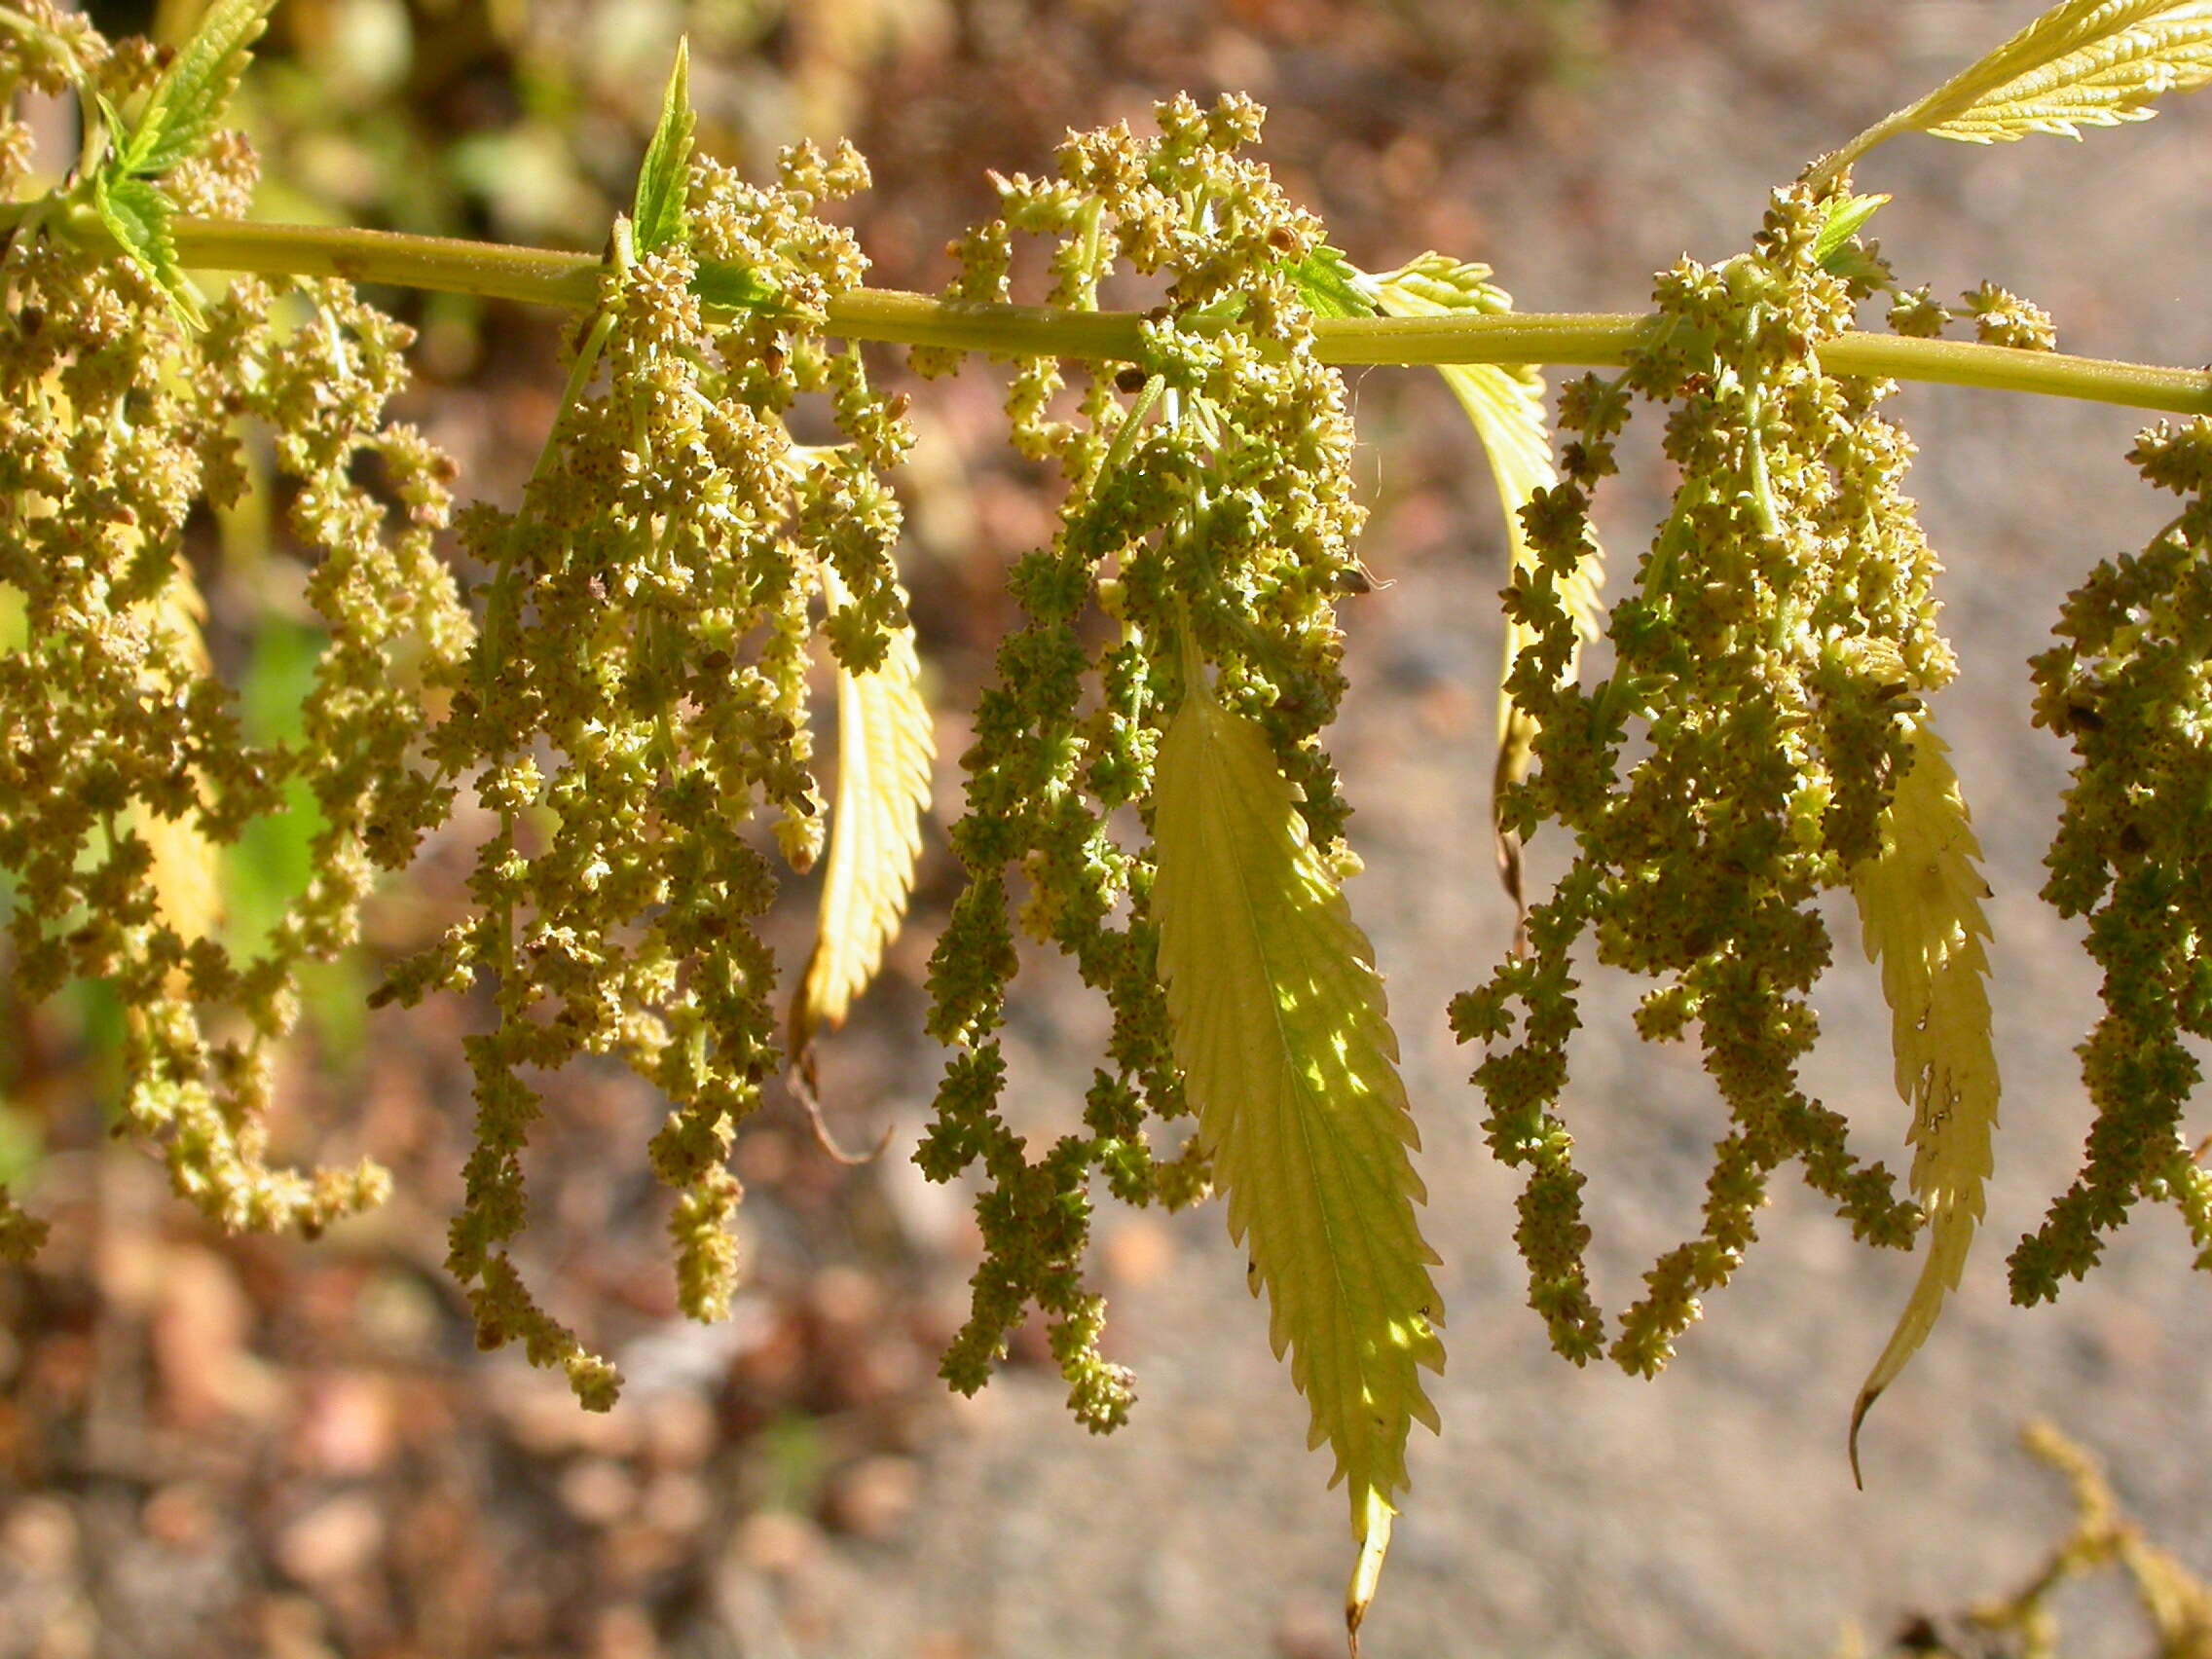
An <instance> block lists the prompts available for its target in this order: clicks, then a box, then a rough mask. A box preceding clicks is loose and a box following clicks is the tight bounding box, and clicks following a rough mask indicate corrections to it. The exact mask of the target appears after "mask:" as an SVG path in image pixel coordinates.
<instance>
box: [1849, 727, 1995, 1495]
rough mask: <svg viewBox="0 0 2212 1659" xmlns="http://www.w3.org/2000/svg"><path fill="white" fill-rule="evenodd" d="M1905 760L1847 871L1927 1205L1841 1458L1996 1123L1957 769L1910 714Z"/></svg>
mask: <svg viewBox="0 0 2212 1659" xmlns="http://www.w3.org/2000/svg"><path fill="white" fill-rule="evenodd" d="M1912 756H1913V761H1912V766H1911V769H1910V770H1909V771H1907V772H1906V773H1905V775H1904V777H1903V779H1902V780H1901V781H1900V782H1899V785H1898V790H1897V795H1896V798H1895V799H1894V800H1893V801H1892V802H1891V805H1890V808H1889V810H1888V811H1887V812H1886V813H1884V814H1883V818H1882V854H1881V856H1880V857H1879V858H1877V859H1872V860H1869V861H1868V862H1867V863H1865V864H1863V865H1862V866H1860V867H1859V868H1858V870H1857V871H1855V872H1854V875H1853V879H1852V893H1853V896H1854V897H1855V898H1856V899H1857V900H1858V902H1859V914H1860V920H1861V922H1862V924H1863V926H1864V929H1865V939H1866V954H1867V956H1868V958H1869V959H1871V960H1875V961H1879V962H1880V963H1881V965H1882V994H1883V997H1884V998H1885V999H1886V1000H1887V1002H1888V1003H1889V1006H1890V1034H1891V1035H1890V1040H1891V1046H1892V1049H1893V1051H1894V1053H1895V1056H1896V1060H1897V1084H1898V1093H1899V1095H1901V1096H1902V1097H1903V1098H1904V1100H1905V1102H1906V1103H1907V1104H1908V1105H1910V1106H1911V1107H1912V1110H1913V1120H1912V1131H1911V1134H1910V1136H1909V1137H1908V1138H1909V1139H1910V1141H1911V1143H1912V1145H1913V1147H1914V1148H1915V1151H1914V1154H1913V1160H1912V1188H1913V1195H1914V1197H1915V1198H1918V1199H1919V1200H1920V1205H1921V1208H1922V1209H1923V1210H1925V1211H1926V1212H1927V1216H1928V1221H1927V1233H1928V1240H1929V1242H1928V1258H1927V1260H1926V1261H1925V1262H1924V1263H1923V1264H1922V1265H1921V1271H1920V1279H1919V1282H1918V1283H1917V1284H1916V1285H1915V1286H1914V1287H1913V1292H1912V1298H1911V1300H1910V1301H1909V1302H1907V1303H1906V1304H1905V1309H1904V1312H1903V1314H1902V1315H1901V1316H1900V1317H1899V1320H1898V1326H1897V1330H1896V1331H1895V1332H1894V1333H1893V1334H1892V1336H1891V1337H1890V1341H1889V1346H1887V1347H1885V1348H1884V1349H1883V1350H1882V1355H1881V1358H1879V1359H1878V1360H1876V1361H1875V1362H1874V1369H1873V1370H1872V1371H1871V1372H1870V1373H1869V1374H1868V1375H1867V1378H1866V1382H1865V1384H1864V1385H1863V1386H1862V1388H1861V1389H1860V1391H1859V1400H1858V1403H1857V1405H1856V1406H1855V1407H1854V1408H1853V1410H1852V1414H1851V1469H1852V1475H1853V1478H1854V1479H1856V1478H1857V1477H1858V1474H1859V1426H1860V1424H1861V1423H1862V1421H1864V1419H1865V1417H1866V1411H1867V1408H1868V1407H1870V1406H1871V1405H1873V1403H1874V1401H1875V1399H1876V1398H1877V1397H1878V1396H1879V1395H1880V1394H1881V1392H1882V1390H1883V1389H1885V1388H1887V1387H1888V1386H1889V1385H1890V1384H1891V1383H1894V1382H1896V1381H1897V1378H1898V1375H1899V1373H1900V1372H1901V1371H1903V1370H1904V1367H1905V1362H1906V1361H1907V1360H1909V1359H1911V1357H1912V1356H1913V1354H1914V1352H1915V1351H1916V1350H1918V1348H1919V1347H1920V1345H1921V1344H1922V1343H1924V1342H1925V1341H1927V1339H1928V1333H1929V1332H1930V1331H1931V1330H1933V1329H1934V1328H1935V1325H1936V1316H1937V1315H1938V1314H1939V1313H1940V1312H1941V1311H1942V1308H1943V1300H1944V1298H1945V1297H1946V1296H1947V1295H1949V1293H1950V1292H1952V1291H1954V1290H1956V1289H1957V1288H1958V1285H1959V1274H1960V1272H1961V1271H1962V1270H1963V1269H1964V1268H1965V1266H1966V1259H1967V1250H1968V1247H1969V1246H1970V1245H1971V1244H1972V1242H1973V1235H1974V1228H1975V1226H1976V1224H1977V1223H1979V1221H1980V1220H1981V1216H1982V1185H1983V1183H1984V1182H1985V1181H1986V1180H1987V1179H1988V1177H1989V1171H1990V1149H1989V1141H1990V1131H1991V1130H1992V1129H1993V1128H1994V1127H1995V1126H1996V1124H1997V1095H1998V1081H1997V1055H1996V1051H1995V1049H1994V1048H1993V1046H1992V1043H1991V1036H1990V1017H1989V989H1988V984H1987V977H1988V974H1989V963H1988V959H1987V957H1986V955H1985V954H1984V952H1983V949H1982V941H1983V940H1986V939H1988V938H1989V937H1990V934H1989V924H1988V922H1987V921H1986V920H1985V919H1984V918H1983V916H1982V911H1981V902H1982V900H1984V899H1986V898H1987V897H1988V896H1989V887H1988V884H1987V883H1986V882H1984V881H1983V880H1982V878H1981V872H1980V870H1979V869H1978V868H1977V867H1976V866H1975V862H1974V861H1975V860H1976V859H1978V858H1979V857H1980V856H1981V849H1980V847H1979V845H1978V844H1977V843H1976V842H1975V840H1974V835H1973V830H1972V826H1971V823H1970V818H1969V814H1968V812H1967V805H1966V800H1965V798H1964V797H1963V796H1962V795H1961V794H1960V793H1959V781H1958V778H1957V776H1956V774H1954V773H1953V772H1952V770H1951V763H1950V760H1949V759H1948V757H1947V751H1946V749H1945V746H1944V743H1943V740H1942V739H1941V738H1940V737H1938V736H1937V735H1936V731H1935V728H1934V727H1933V726H1930V725H1927V724H1925V723H1923V724H1921V725H1919V726H1917V727H1916V728H1915V730H1914V732H1913V740H1912Z"/></svg>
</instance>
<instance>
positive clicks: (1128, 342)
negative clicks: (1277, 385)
mask: <svg viewBox="0 0 2212 1659" xmlns="http://www.w3.org/2000/svg"><path fill="white" fill-rule="evenodd" d="M6 217H7V215H6V213H5V210H4V209H0V226H4V225H5V222H6ZM72 230H73V232H74V231H75V230H76V227H74V226H73V227H72ZM78 234H83V233H78ZM176 245H177V254H178V257H179V258H180V259H181V260H182V261H183V263H184V264H185V265H187V266H190V267H194V268H199V269H205V270H222V271H251V272H258V273H261V274H264V275H270V276H279V275H292V276H344V277H347V278H349V279H350V280H352V281H356V282H379V283H386V284H388V285H391V286H394V287H405V288H430V289H437V290H441V291H444V292H449V293H464V294H477V295H482V296H485V297H487V298H493V299H503V300H515V301H519V302H521V303H523V304H526V305H543V306H559V307H567V308H571V309H576V308H581V307H584V306H588V305H590V304H591V303H592V302H593V301H594V300H595V299H596V298H597V297H598V293H599V272H600V265H601V261H600V259H599V257H598V256H597V255H595V254H584V253H560V252H554V251H550V250H546V249H539V248H524V247H510V246H505V245H502V244H499V243H496V242H473V241H460V240H454V239H452V238H447V237H416V236H400V235H395V234H393V233H390V232H387V231H361V230H330V229H324V228H322V227H318V226H306V225H268V224H258V223H250V222H246V221H242V220H229V219H194V218H180V219H179V220H177V222H176ZM1645 321H1646V319H1645V318H1643V317H1641V316H1636V315H1630V314H1625V313H1612V314H1607V313H1549V314H1547V313H1516V314H1507V315H1503V316H1423V317H1341V318H1340V317H1324V318H1320V319H1317V320H1316V321H1315V322H1314V324H1313V352H1314V355H1315V356H1316V357H1318V358H1319V359H1320V360H1321V361H1322V362H1325V363H1335V364H1340V365H1344V366H1347V367H1348V366H1352V365H1357V364H1374V365H1386V364H1399V365H1417V364H1431V365H1446V364H1453V363H1532V364H1550V365H1559V366H1575V367H1588V368H1617V367H1619V366H1620V365H1621V364H1623V363H1625V362H1626V361H1627V360H1628V353H1629V351H1630V350H1631V348H1632V347H1633V346H1634V345H1635V342H1636V337H1637V334H1638V332H1639V331H1640V330H1641V328H1643V327H1644V325H1645ZM1143 322H1144V318H1143V316H1142V315H1140V314H1139V313H1134V312H1075V311H1060V310H1055V309H1053V308H1051V307H1046V306H1013V305H992V304H984V303H980V302H976V301H962V300H939V299H933V298H931V297H929V296H928V295H926V294H909V293H902V292H898V291H895V290H890V289H879V288H867V289H860V290H856V291H854V292H852V293H847V294H843V295H840V296H838V297H837V298H835V299H833V300H831V301H830V313H829V326H828V331H829V332H830V333H831V334H834V335H837V336H839V337H840V338H843V339H849V340H872V341H883V342H887V343H890V344H895V345H904V346H940V347H948V348H951V349H953V350H966V351H981V352H988V353H993V354H996V355H1001V356H1053V357H1068V358H1087V359H1091V360H1097V361H1106V362H1128V361H1133V360H1134V359H1136V358H1137V356H1138V355H1139V340H1140V337H1141V329H1142V326H1143ZM1821 356H1822V362H1823V364H1824V366H1825V368H1826V369H1827V370H1828V371H1829V372H1830V373H1832V374H1838V375H1851V376H1883V377H1887V378H1891V379H1895V380H1910V381H1933V382H1937V383H1940V384H1943V385H1947V386H1972V387H1987V388H1989V389H1992V390H1998V391H2024V392H2037V393H2042V394H2044V395H2046V396H2051V397H2076V398H2086V399H2089V400H2091V401H2094V402H2099V403H2116V404H2122V405H2125V406H2127V407H2129V408H2135V409H2161V410H2167V411H2171V412H2173V413H2176V414H2185V415H2196V414H2212V373H2208V372H2206V371H2205V370H2202V369H2179V368H2161V367H2157V366H2156V365H2153V364H2148V363H2120V362H2108V361H2105V360H2103V359H2101V358H2095V357H2073V356H2066V355H2062V354H2061V353H2059V352H2055V351H2022V350H2012V349H2010V348H2007V347H2002V346H1981V345H1975V344H1972V343H1969V342H1966V341H1958V340H1917V339H1911V338H1908V337H1905V336H1902V335H1890V334H1873V333H1862V332H1859V331H1857V330H1854V331H1852V332H1851V333H1848V334H1845V335H1842V336H1840V337H1839V338H1837V339H1834V340H1831V341H1829V342H1827V344H1826V345H1825V346H1824V347H1823V348H1822V350H1821Z"/></svg>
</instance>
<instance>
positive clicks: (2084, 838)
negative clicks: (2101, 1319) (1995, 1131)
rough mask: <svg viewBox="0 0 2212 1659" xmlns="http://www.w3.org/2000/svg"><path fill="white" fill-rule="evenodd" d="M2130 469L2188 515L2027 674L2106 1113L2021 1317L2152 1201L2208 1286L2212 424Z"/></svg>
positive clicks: (2096, 574)
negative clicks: (2087, 988) (2050, 768)
mask: <svg viewBox="0 0 2212 1659" xmlns="http://www.w3.org/2000/svg"><path fill="white" fill-rule="evenodd" d="M2128 459H2129V460H2131V461H2133V462H2134V463H2135V464H2136V466H2137V467H2139V468H2140V469H2141V470H2142V473H2143V476H2144V477H2145V478H2147V479H2148V480H2150V481H2151V482H2152V483H2153V484H2155V485H2157V487H2158V488H2159V489H2162V490H2171V491H2173V492H2175V493H2176V494H2178V495H2180V496H2182V497H2183V498H2185V502H2184V506H2183V509H2182V512H2181V514H2180V515H2179V516H2178V517H2177V518H2176V519H2175V520H2174V521H2173V522H2172V523H2171V524H2170V525H2168V526H2167V527H2166V528H2165V529H2164V530H2162V531H2160V532H2159V533H2158V535H2157V537H2156V538H2155V539H2154V540H2153V541H2152V542H2151V544H2150V546H2148V547H2147V548H2145V549H2144V550H2143V551H2142V552H2141V553H2139V554H2134V555H2131V556H2127V557H2123V558H2120V559H2114V560H2108V561H2105V562H2103V563H2101V564H2099V565H2098V566H2097V568H2096V569H2095V570H2094V571H2091V572H2090V573H2089V577H2088V579H2087V580H2086V581H2085V582H2083V584H2082V586H2081V587H2080V588H2078V589H2076V590H2075V592H2074V593H2073V594H2072V595H2071V596H2070V597H2069V598H2068V599H2067V602H2066V605H2065V608H2064V609H2063V610H2061V611H2060V613H2059V620H2058V626H2057V628H2056V629H2055V630H2053V631H2054V632H2055V633H2056V634H2057V636H2058V641H2059V643H2058V644H2057V645H2054V646H2052V647H2051V648H2050V649H2049V650H2047V651H2045V652H2044V653H2043V654H2042V655H2040V656H2038V657H2036V658H2035V660H2034V661H2033V662H2032V663H2031V664H2030V667H2031V668H2032V669H2033V671H2034V674H2035V683H2036V720H2037V723H2038V724H2040V725H2044V726H2046V727H2048V728H2049V729H2050V730H2052V731H2054V732H2058V733H2060V734H2062V735H2064V736H2065V737H2066V738H2067V739H2068V740H2069V741H2070V742H2071V743H2072V744H2073V745H2074V753H2075V756H2076V764H2075V767H2074V778H2073V783H2072V785H2071V787H2069V788H2068V790H2067V792H2066V802H2065V810H2064V812H2063V813H2062V815H2061V816H2060V819H2059V824H2058V832H2057V834H2056V835H2055V836H2053V837H2052V839H2051V844H2050V852H2049V855H2048V857H2047V858H2046V864H2047V865H2048V866H2049V869H2050V879H2049V881H2048V882H2046V884H2045V886H2044V897H2045V898H2046V900H2048V901H2049V902H2050V903H2052V904H2053V905H2055V906H2056V907H2057V909H2058V911H2059V913H2060V914H2061V915H2067V916H2084V917H2086V918H2087V919H2088V925H2089V940H2088V948H2089V955H2090V956H2091V957H2092V958H2093V959H2094V960H2095V962H2096V964H2097V966H2098V967H2099V968H2101V969H2102V970H2103V971H2104V984H2103V986H2102V989H2101V995H2102V997H2103V999H2104V1005H2105V1013H2104V1016H2103V1017H2102V1018H2101V1019H2099V1020H2098V1021H2097V1025H2096V1029H2095V1030H2094V1031H2092V1032H2091V1033H2090V1034H2089V1039H2088V1041H2087V1042H2086V1043H2084V1044H2083V1046H2082V1051H2081V1053H2082V1077H2083V1082H2084V1083H2086V1084H2087V1085H2088V1089H2089V1098H2090V1100H2091V1101H2092V1102H2093V1103H2094V1104H2095V1106H2096V1109H2097V1115H2096V1124H2095V1126H2094V1127H2093V1128H2092V1129H2091V1130H2090V1131H2089V1138H2088V1144H2087V1146H2086V1148H2085V1149H2084V1150H2085V1155H2086V1156H2085V1159H2084V1162H2083V1169H2082V1173H2081V1176H2080V1178H2079V1179H2078V1180H2077V1181H2076V1182H2075V1183H2074V1185H2073V1186H2072V1187H2071V1188H2069V1189H2068V1190H2067V1192H2066V1193H2065V1194H2064V1195H2063V1196H2061V1197H2060V1198H2059V1199H2058V1200H2057V1202H2056V1203H2054V1204H2053V1205H2052V1206H2051V1210H2050V1214H2049V1216H2048V1217H2047V1218H2046V1220H2045V1222H2044V1224H2043V1226H2042V1227H2041V1228H2040V1229H2038V1230H2037V1232H2036V1233H2035V1234H2034V1235H2032V1236H2030V1237H2028V1238H2026V1239H2023V1240H2022V1241H2021V1243H2020V1246H2019V1248H2017V1249H2016V1250H2014V1251H2013V1253H2012V1264H2011V1266H2012V1295H2013V1298H2014V1300H2015V1301H2019V1302H2023V1303H2032V1302H2038V1301H2042V1300H2044V1299H2046V1298H2047V1297H2051V1296H2055V1295H2056V1294H2057V1290H2058V1285H2059V1281H2060V1280H2061V1279H2064V1278H2068V1277H2072V1278H2080V1277H2081V1276H2082V1275H2083V1274H2084V1273H2085V1272H2088V1270H2089V1269H2090V1268H2091V1267H2093V1266H2094V1265H2095V1264H2096V1260H2097V1256H2098V1254H2099V1252H2100V1251H2101V1250H2102V1248H2103V1240H2104V1236H2105V1235H2106V1234H2108V1233H2110V1232H2111V1231H2112V1230H2113V1228H2115V1227H2116V1226H2118V1225H2119V1223H2120V1220H2121V1218H2122V1217H2124V1216H2125V1215H2126V1213H2127V1211H2128V1209H2129V1207H2130V1206H2131V1205H2133V1204H2134V1203H2135V1202H2136V1201H2137V1200H2138V1199H2141V1198H2154V1199H2157V1200H2158V1201H2160V1202H2164V1203H2170V1204H2172V1205H2173V1206H2174V1207H2175V1208H2176V1209H2178V1210H2179V1211H2180V1212H2181V1214H2182V1217H2183V1219H2184V1220H2186V1221H2187V1222H2188V1224H2189V1231H2190V1236H2191V1237H2192V1238H2193V1239H2194V1241H2195V1244H2196V1247H2197V1258H2196V1261H2197V1266H2198V1267H2200V1268H2204V1269H2207V1270H2212V1173H2208V1172H2207V1171H2206V1170H2205V1169H2204V1168H2203V1167H2202V1166H2201V1165H2200V1164H2199V1163H2198V1162H2197V1161H2196V1154H2195V1149H2194V1148H2193V1147H2192V1146H2191V1144H2190V1142H2189V1140H2188V1139H2187V1137H2186V1136H2185V1135H2184V1133H2183V1127H2182V1112H2183V1108H2184V1106H2185V1105H2186V1104H2187V1102H2188V1099H2189V1096H2190V1092H2191V1090H2192V1089H2194V1087H2195V1086H2196V1083H2197V1081H2198V1078H2199V1076H2200V1075H2201V1067H2200V1065H2199V1062H2198V1061H2197V1059H2196V1056H2195V1055H2194V1054H2193V1053H2191V1052H2190V1050H2189V1046H2188V1044H2187V1042H2186V1041H2185V1039H2187V1038H2189V1037H2193V1036H2204V1035H2206V1034H2208V1033H2212V958H2208V957H2207V955H2206V951H2205V940H2206V939H2207V938H2208V937H2212V934H2208V932H2207V929H2208V926H2212V886H2208V885H2207V879H2208V878H2207V872H2206V869H2205V865H2204V859H2203V849H2204V846H2205V841H2204V837H2205V835H2206V834H2207V832H2212V742H2208V740H2207V737H2206V730H2205V724H2204V720H2205V716H2206V714H2207V712H2212V677H2208V671H2207V668H2206V655H2207V652H2208V651H2212V505H2208V504H2207V495H2208V491H2212V422H2208V421H2205V420H2196V421H2192V422H2189V423H2187V424H2184V425H2181V426H2178V427H2176V426H2165V425H2160V426H2157V427H2155V428H2153V429H2152V430H2150V431H2147V432H2145V433H2144V434H2143V435H2142V437H2141V438H2140V439H2139V440H2138V442H2137V443H2136V446H2135V449H2134V451H2133V453H2132V454H2131V455H2130V456H2129V458H2128Z"/></svg>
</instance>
